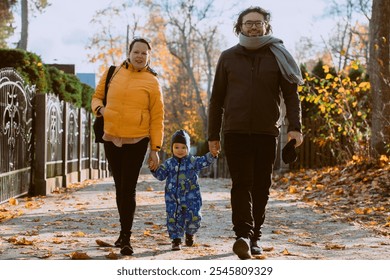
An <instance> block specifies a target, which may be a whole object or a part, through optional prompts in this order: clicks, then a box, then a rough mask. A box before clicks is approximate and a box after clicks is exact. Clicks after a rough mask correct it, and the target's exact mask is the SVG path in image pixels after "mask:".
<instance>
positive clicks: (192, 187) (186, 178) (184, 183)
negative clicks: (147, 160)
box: [152, 153, 214, 239]
mask: <svg viewBox="0 0 390 280" xmlns="http://www.w3.org/2000/svg"><path fill="white" fill-rule="evenodd" d="M213 161H214V158H213V156H212V155H211V154H210V153H207V154H206V155H204V156H193V155H188V156H186V157H184V158H182V159H178V158H177V157H171V158H169V159H167V160H166V161H165V162H164V163H163V164H161V165H160V166H159V168H158V169H157V170H156V171H152V174H153V176H154V177H156V178H157V179H158V180H160V181H163V180H165V179H167V180H166V184H165V205H166V212H167V228H168V233H169V237H170V238H171V239H175V238H183V236H184V233H188V234H191V235H193V234H195V233H196V232H197V231H198V229H199V227H200V221H201V219H202V216H201V213H200V210H201V207H202V197H201V193H200V186H199V183H198V175H199V172H200V170H201V169H203V168H206V167H208V166H210V165H211V164H212V163H213Z"/></svg>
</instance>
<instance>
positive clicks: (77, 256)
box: [70, 252, 91, 260]
mask: <svg viewBox="0 0 390 280" xmlns="http://www.w3.org/2000/svg"><path fill="white" fill-rule="evenodd" d="M70 258H71V259H72V260H89V259H91V257H90V256H88V255H87V253H83V252H73V253H71V254H70Z"/></svg>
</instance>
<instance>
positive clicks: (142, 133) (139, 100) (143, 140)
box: [91, 38, 164, 255]
mask: <svg viewBox="0 0 390 280" xmlns="http://www.w3.org/2000/svg"><path fill="white" fill-rule="evenodd" d="M150 51H151V46H150V42H149V41H148V40H146V39H144V38H135V39H133V41H132V42H131V43H130V47H129V55H128V58H127V60H126V61H125V62H124V63H123V64H122V65H121V66H118V67H116V69H115V71H114V73H113V75H112V78H111V80H110V82H109V87H108V91H107V101H106V105H105V106H104V105H103V99H104V95H105V93H104V89H105V81H106V77H107V73H108V71H106V72H105V73H104V74H103V76H102V78H101V80H100V81H99V84H98V86H97V88H96V91H95V93H94V95H93V97H92V103H91V107H92V110H93V112H94V113H95V114H96V116H97V117H104V135H103V140H104V141H105V142H104V149H105V153H106V156H107V159H108V163H109V164H110V166H111V170H112V174H113V177H114V182H115V189H116V203H117V207H118V212H119V220H120V224H121V231H120V235H119V238H118V240H117V241H116V242H115V246H117V247H121V254H123V255H132V254H133V248H132V246H131V244H130V236H131V229H132V225H133V219H134V212H135V208H136V200H135V193H136V185H137V181H138V175H139V172H140V169H141V166H142V163H143V161H144V158H145V154H146V151H147V148H148V144H149V142H150V150H151V151H150V155H149V167H150V168H151V169H152V170H155V169H156V168H157V167H158V163H159V156H158V151H159V150H160V148H161V146H162V141H163V130H164V124H163V123H164V105H163V96H162V92H161V86H160V84H159V81H158V79H157V77H156V75H157V74H156V73H155V72H154V71H153V70H152V69H151V68H150V67H149V61H150Z"/></svg>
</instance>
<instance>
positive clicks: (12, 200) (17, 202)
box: [8, 197, 19, 206]
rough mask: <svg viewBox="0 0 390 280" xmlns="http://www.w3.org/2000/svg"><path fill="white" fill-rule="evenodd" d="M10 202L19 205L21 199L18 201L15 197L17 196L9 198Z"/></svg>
mask: <svg viewBox="0 0 390 280" xmlns="http://www.w3.org/2000/svg"><path fill="white" fill-rule="evenodd" d="M8 203H9V205H13V206H15V205H18V204H19V201H18V200H17V199H15V198H13V197H11V198H10V199H9V200H8Z"/></svg>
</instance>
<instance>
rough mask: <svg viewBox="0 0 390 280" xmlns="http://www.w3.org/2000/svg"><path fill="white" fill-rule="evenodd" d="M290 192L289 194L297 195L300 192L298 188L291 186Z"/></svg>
mask: <svg viewBox="0 0 390 280" xmlns="http://www.w3.org/2000/svg"><path fill="white" fill-rule="evenodd" d="M288 192H289V193H297V192H298V189H297V187H296V186H290V187H289V188H288Z"/></svg>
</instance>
